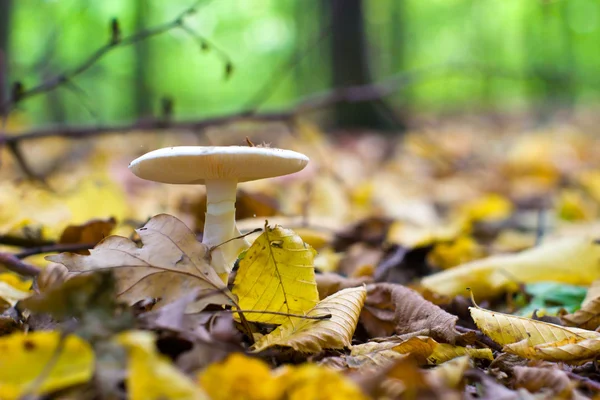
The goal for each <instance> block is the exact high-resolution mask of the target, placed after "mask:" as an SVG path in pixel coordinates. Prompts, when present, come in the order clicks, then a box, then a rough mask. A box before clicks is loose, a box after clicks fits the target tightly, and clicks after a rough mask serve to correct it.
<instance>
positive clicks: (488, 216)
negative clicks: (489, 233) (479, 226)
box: [457, 193, 514, 226]
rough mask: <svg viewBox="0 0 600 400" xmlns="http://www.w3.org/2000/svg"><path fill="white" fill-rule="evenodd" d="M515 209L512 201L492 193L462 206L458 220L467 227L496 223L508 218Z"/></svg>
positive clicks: (458, 211)
mask: <svg viewBox="0 0 600 400" xmlns="http://www.w3.org/2000/svg"><path fill="white" fill-rule="evenodd" d="M513 209H514V207H513V205H512V203H511V202H510V200H508V199H507V198H506V197H503V196H500V195H498V194H493V193H492V194H487V195H485V196H483V197H480V198H478V199H475V200H471V201H468V202H466V203H464V204H462V205H461V206H460V207H459V208H458V210H457V213H458V217H457V219H459V220H461V221H463V223H464V224H465V225H466V226H470V225H472V224H474V223H478V222H494V221H499V220H503V219H506V218H508V217H509V216H510V214H512V212H513Z"/></svg>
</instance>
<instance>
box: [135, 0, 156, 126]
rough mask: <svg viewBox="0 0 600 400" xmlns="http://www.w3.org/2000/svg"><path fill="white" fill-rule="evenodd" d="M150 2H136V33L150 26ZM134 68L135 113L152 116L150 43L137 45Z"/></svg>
mask: <svg viewBox="0 0 600 400" xmlns="http://www.w3.org/2000/svg"><path fill="white" fill-rule="evenodd" d="M148 3H149V1H148V0H136V1H135V31H136V32H140V31H142V30H144V29H146V28H147V26H148V23H147V22H148V16H149V14H150V13H149V8H150V6H149V4H148ZM134 51H135V61H134V62H135V66H134V82H133V85H134V87H133V94H134V99H133V100H134V112H135V115H136V116H137V117H138V118H142V117H145V116H148V115H150V114H152V96H151V91H150V87H149V82H150V79H149V77H150V68H149V67H150V65H149V63H150V56H151V54H150V51H151V49H150V41H149V40H141V41H139V42H137V43H136V44H135V50H134Z"/></svg>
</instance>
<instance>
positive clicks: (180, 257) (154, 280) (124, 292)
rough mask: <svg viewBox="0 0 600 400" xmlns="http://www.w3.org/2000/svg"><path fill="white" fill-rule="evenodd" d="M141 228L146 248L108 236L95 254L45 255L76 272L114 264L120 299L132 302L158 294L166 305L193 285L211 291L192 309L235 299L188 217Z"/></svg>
mask: <svg viewBox="0 0 600 400" xmlns="http://www.w3.org/2000/svg"><path fill="white" fill-rule="evenodd" d="M137 232H138V234H139V235H140V238H141V240H142V243H143V246H142V247H139V246H138V245H137V244H136V243H135V242H133V241H131V240H129V239H127V238H124V237H121V236H109V237H107V238H106V239H104V240H103V241H102V242H100V243H98V245H97V246H96V247H95V248H94V249H92V250H90V255H79V254H73V253H61V254H58V255H54V256H48V257H46V259H47V260H49V261H54V262H57V263H60V264H63V265H64V266H66V267H67V268H68V269H69V271H71V272H75V273H82V272H88V271H97V270H104V269H113V271H114V272H115V278H116V280H117V291H118V294H119V298H120V299H121V300H124V301H128V302H129V303H135V302H137V301H139V300H142V299H144V298H148V297H155V298H160V299H161V301H160V303H159V306H162V305H164V304H167V303H170V302H171V301H173V300H175V299H177V298H179V297H180V296H181V295H182V294H184V293H186V292H187V291H189V290H192V289H198V290H199V291H200V293H201V294H208V293H211V294H212V295H211V296H210V297H206V298H204V299H202V300H199V301H197V302H195V303H193V304H191V305H190V306H189V307H188V310H187V311H188V312H197V311H201V310H202V309H203V308H204V307H205V306H206V305H207V304H209V303H214V304H228V303H231V299H232V297H233V296H232V295H231V293H229V292H228V291H227V290H226V287H225V285H224V283H223V281H222V280H221V279H220V278H219V277H218V275H217V273H216V272H215V271H214V269H213V268H212V267H211V266H210V265H209V263H208V261H207V259H206V257H207V248H206V246H205V245H203V244H202V243H200V242H198V240H197V239H196V235H195V234H194V233H193V232H192V231H191V230H189V228H188V227H186V226H185V224H184V223H183V222H181V221H180V220H178V219H177V218H175V217H173V216H171V215H167V214H160V215H157V216H155V217H153V218H152V219H151V220H150V221H148V222H147V223H146V225H144V227H143V228H140V229H138V230H137Z"/></svg>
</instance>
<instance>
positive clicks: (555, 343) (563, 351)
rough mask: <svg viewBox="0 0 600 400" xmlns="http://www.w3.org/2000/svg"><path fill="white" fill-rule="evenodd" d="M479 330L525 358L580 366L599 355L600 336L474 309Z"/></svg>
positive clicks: (472, 313)
mask: <svg viewBox="0 0 600 400" xmlns="http://www.w3.org/2000/svg"><path fill="white" fill-rule="evenodd" d="M470 310H471V316H472V317H473V320H474V321H475V323H476V324H477V326H478V327H479V329H480V330H481V331H482V332H483V333H485V334H486V335H488V336H489V337H490V338H492V340H494V341H495V342H497V343H499V344H501V345H503V346H504V349H503V350H504V351H506V352H509V353H513V354H517V355H519V356H521V357H524V358H529V359H539V360H546V361H563V362H566V363H571V364H579V363H582V362H584V361H587V360H591V359H594V358H595V357H597V356H598V355H600V333H598V332H594V331H588V330H585V329H578V328H566V327H563V326H560V325H554V324H550V323H547V322H542V321H535V320H532V319H529V318H524V317H518V316H514V315H508V314H502V313H498V312H494V311H488V310H484V309H482V308H480V307H471V308H470Z"/></svg>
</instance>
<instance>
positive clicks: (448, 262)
mask: <svg viewBox="0 0 600 400" xmlns="http://www.w3.org/2000/svg"><path fill="white" fill-rule="evenodd" d="M482 256H483V249H482V248H481V246H479V245H478V244H477V242H476V241H475V240H474V239H473V238H472V237H470V236H459V237H457V238H456V240H453V241H451V242H441V243H437V244H436V245H435V247H434V248H433V250H432V251H431V253H429V255H428V256H427V259H428V261H429V262H430V263H431V264H432V265H434V266H436V267H438V268H442V269H448V268H451V267H454V266H457V265H460V264H464V263H466V262H469V261H473V260H475V259H478V258H481V257H482Z"/></svg>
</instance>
